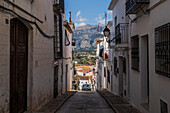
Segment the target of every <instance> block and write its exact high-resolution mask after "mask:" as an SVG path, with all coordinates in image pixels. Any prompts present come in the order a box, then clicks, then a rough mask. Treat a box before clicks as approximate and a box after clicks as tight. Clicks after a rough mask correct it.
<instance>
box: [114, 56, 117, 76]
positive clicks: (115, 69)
mask: <svg viewBox="0 0 170 113" xmlns="http://www.w3.org/2000/svg"><path fill="white" fill-rule="evenodd" d="M114 75H117V58H116V57H114Z"/></svg>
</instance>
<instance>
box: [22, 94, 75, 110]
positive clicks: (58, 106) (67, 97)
mask: <svg viewBox="0 0 170 113" xmlns="http://www.w3.org/2000/svg"><path fill="white" fill-rule="evenodd" d="M71 92H72V93H71V94H68V96H67V95H66V98H64V99H62V100H61V101H60V103H59V104H58V105H57V106H56V108H54V109H52V110H51V111H48V112H47V111H38V112H31V113H56V112H57V111H58V110H59V109H60V108H61V107H62V106H63V104H64V103H65V102H66V101H67V100H68V99H69V98H70V97H71V96H73V95H74V94H75V93H76V92H77V91H71ZM66 93H67V92H66ZM61 96H64V94H63V95H61ZM25 113H30V112H25Z"/></svg>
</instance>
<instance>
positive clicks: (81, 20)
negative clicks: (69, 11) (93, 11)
mask: <svg viewBox="0 0 170 113" xmlns="http://www.w3.org/2000/svg"><path fill="white" fill-rule="evenodd" d="M85 21H88V19H87V18H82V17H81V16H80V17H79V18H78V22H85Z"/></svg>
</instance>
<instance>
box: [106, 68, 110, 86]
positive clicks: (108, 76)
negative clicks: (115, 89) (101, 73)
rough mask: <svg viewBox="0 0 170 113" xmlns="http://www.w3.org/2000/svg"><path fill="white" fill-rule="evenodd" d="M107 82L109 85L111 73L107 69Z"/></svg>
mask: <svg viewBox="0 0 170 113" xmlns="http://www.w3.org/2000/svg"><path fill="white" fill-rule="evenodd" d="M107 81H108V83H110V71H109V69H108V68H107Z"/></svg>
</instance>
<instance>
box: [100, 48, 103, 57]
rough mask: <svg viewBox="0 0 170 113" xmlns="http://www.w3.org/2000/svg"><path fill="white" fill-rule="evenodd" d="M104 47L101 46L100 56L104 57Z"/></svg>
mask: <svg viewBox="0 0 170 113" xmlns="http://www.w3.org/2000/svg"><path fill="white" fill-rule="evenodd" d="M103 54H104V49H103V48H101V49H100V50H99V56H100V57H103V56H104V55H103Z"/></svg>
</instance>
